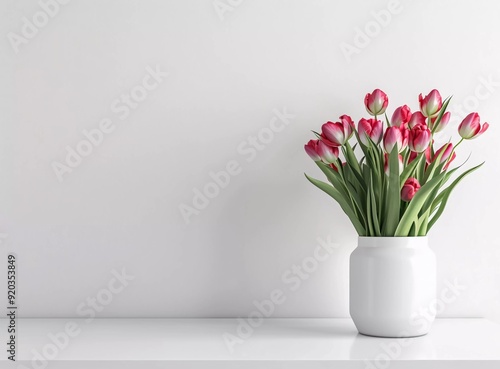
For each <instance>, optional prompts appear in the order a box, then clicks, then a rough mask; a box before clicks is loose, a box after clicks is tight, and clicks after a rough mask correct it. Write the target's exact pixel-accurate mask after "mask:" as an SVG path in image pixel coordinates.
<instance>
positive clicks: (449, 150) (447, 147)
mask: <svg viewBox="0 0 500 369" xmlns="http://www.w3.org/2000/svg"><path fill="white" fill-rule="evenodd" d="M441 153H443V155H442V156H441V160H440V161H439V162H440V164H443V163H446V165H445V166H444V167H443V170H446V169H448V167H449V166H450V164H451V162H452V161H453V160H455V158H456V157H457V154H456V152H455V149H454V147H453V144H452V143H447V144H444V145H443V146H442V147H441V148H440V149H439V150H438V151H436V153H435V154H434V156H433V157H432V158H431V157H430V156H431V155H430V153H428V154H427V155H426V156H427V162H428V163H429V164H430V163H432V162H434V161H435V160H437V158H438V157H439V155H441Z"/></svg>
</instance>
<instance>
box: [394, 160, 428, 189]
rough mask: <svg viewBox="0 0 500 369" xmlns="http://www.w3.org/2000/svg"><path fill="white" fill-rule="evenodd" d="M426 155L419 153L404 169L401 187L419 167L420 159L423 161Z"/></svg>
mask: <svg viewBox="0 0 500 369" xmlns="http://www.w3.org/2000/svg"><path fill="white" fill-rule="evenodd" d="M423 157H424V154H419V155H418V156H417V157H416V158H415V159H414V160H413V161H412V162H411V163H410V164H408V166H407V167H406V168H405V169H404V170H403V173H401V181H400V187H401V188H403V185H404V184H405V182H406V180H407V179H408V178H410V176H411V175H412V174H413V171H414V170H415V168H416V167H417V165H418V164H419V162H420V161H422V158H423Z"/></svg>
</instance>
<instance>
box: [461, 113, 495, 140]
mask: <svg viewBox="0 0 500 369" xmlns="http://www.w3.org/2000/svg"><path fill="white" fill-rule="evenodd" d="M489 126H490V125H489V124H488V123H484V124H483V126H482V127H481V123H480V118H479V114H478V113H470V114H469V115H467V116H466V117H465V119H464V120H463V121H462V123H460V126H458V133H459V134H460V136H461V137H462V138H464V139H466V140H471V139H473V138H476V137H479V136H481V135H482V134H483V133H484V132H486V130H487V129H488V127H489Z"/></svg>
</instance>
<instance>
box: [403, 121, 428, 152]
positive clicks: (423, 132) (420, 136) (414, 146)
mask: <svg viewBox="0 0 500 369" xmlns="http://www.w3.org/2000/svg"><path fill="white" fill-rule="evenodd" d="M431 139H432V133H431V131H430V129H429V128H427V126H426V125H422V124H420V125H417V126H415V127H414V128H413V129H411V130H410V137H409V142H408V145H409V146H410V150H411V151H414V152H417V153H421V152H424V151H425V150H426V149H427V148H428V147H429V144H430V142H431Z"/></svg>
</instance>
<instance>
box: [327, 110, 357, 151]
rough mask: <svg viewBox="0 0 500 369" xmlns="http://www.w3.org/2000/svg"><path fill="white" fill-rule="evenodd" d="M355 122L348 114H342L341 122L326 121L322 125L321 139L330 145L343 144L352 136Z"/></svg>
mask: <svg viewBox="0 0 500 369" xmlns="http://www.w3.org/2000/svg"><path fill="white" fill-rule="evenodd" d="M353 130H354V122H353V121H352V119H351V117H350V116H348V115H342V116H341V117H340V122H335V123H333V122H326V123H325V124H323V126H322V127H321V140H322V141H323V142H324V143H326V144H327V145H328V146H334V147H337V146H343V145H345V143H346V142H347V141H348V140H349V138H351V136H352V134H353Z"/></svg>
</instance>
